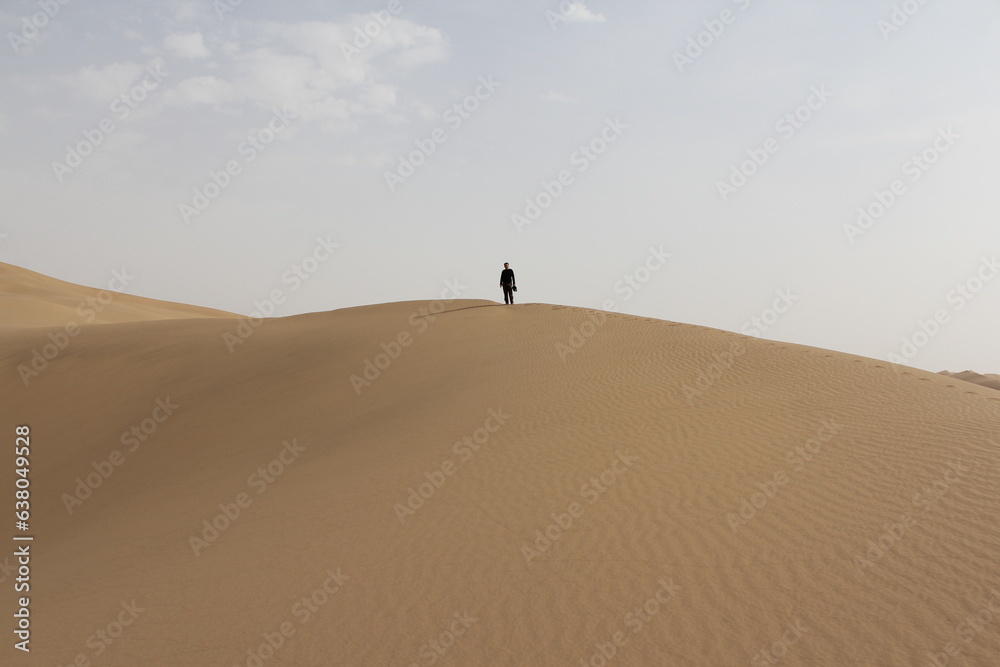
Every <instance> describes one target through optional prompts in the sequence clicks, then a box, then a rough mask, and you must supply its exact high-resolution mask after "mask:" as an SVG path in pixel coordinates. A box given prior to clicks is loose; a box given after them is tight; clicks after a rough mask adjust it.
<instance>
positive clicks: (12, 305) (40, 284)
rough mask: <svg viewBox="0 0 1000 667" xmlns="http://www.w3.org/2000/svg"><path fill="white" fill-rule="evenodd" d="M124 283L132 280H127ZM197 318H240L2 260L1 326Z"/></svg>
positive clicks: (0, 274)
mask: <svg viewBox="0 0 1000 667" xmlns="http://www.w3.org/2000/svg"><path fill="white" fill-rule="evenodd" d="M114 279H115V278H114V277H113V278H112V280H114ZM119 280H121V279H120V278H119ZM122 282H124V283H126V284H127V279H126V280H124V281H122ZM195 317H238V316H237V315H233V314H232V313H226V312H223V311H221V310H213V309H211V308H199V307H198V306H187V305H183V304H179V303H170V302H168V301H157V300H156V299H145V298H142V297H137V296H132V295H130V294H124V293H121V292H118V291H112V290H107V289H95V288H92V287H83V286H81V285H74V284H73V283H67V282H64V281H62V280H56V279H55V278H50V277H48V276H45V275H42V274H41V273H35V272H34V271H29V270H28V269H22V268H20V267H17V266H12V265H10V264H4V263H2V262H0V327H10V326H15V327H34V326H65V325H67V324H69V323H75V324H107V323H110V322H138V321H144V320H166V319H180V318H195Z"/></svg>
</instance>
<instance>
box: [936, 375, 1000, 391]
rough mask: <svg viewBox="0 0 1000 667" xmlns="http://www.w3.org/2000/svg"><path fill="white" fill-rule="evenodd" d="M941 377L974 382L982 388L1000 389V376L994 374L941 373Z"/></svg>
mask: <svg viewBox="0 0 1000 667" xmlns="http://www.w3.org/2000/svg"><path fill="white" fill-rule="evenodd" d="M941 375H947V376H949V377H953V378H955V379H956V380H965V381H966V382H972V383H974V384H978V385H980V386H982V387H989V388H990V389H1000V375H995V374H993V373H987V374H986V375H982V374H980V373H975V372H973V371H962V372H961V373H949V372H948V371H941Z"/></svg>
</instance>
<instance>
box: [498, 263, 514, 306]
mask: <svg viewBox="0 0 1000 667" xmlns="http://www.w3.org/2000/svg"><path fill="white" fill-rule="evenodd" d="M516 284H517V283H516V282H514V269H504V270H503V271H501V272H500V285H501V286H502V287H503V302H504V303H506V304H511V303H514V285H516Z"/></svg>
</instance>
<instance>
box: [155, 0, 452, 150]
mask: <svg viewBox="0 0 1000 667" xmlns="http://www.w3.org/2000/svg"><path fill="white" fill-rule="evenodd" d="M374 16H375V15H374V14H364V15H352V16H351V17H350V21H349V22H346V23H323V22H318V21H306V22H301V23H296V24H278V23H264V24H258V26H257V28H258V29H259V30H258V32H263V33H264V35H265V36H269V37H270V38H271V39H268V40H266V43H267V46H263V47H259V48H254V49H253V50H250V51H240V50H239V45H238V44H236V43H228V44H227V45H226V47H225V48H224V49H222V50H221V53H222V54H225V55H226V56H228V58H227V59H226V60H224V61H222V64H223V65H224V66H225V67H227V68H228V69H229V71H228V72H227V74H226V75H223V74H221V73H220V72H219V69H221V68H219V69H215V70H213V71H212V75H211V76H196V77H193V78H189V79H186V80H184V81H182V82H180V83H179V84H178V85H177V86H176V87H174V88H173V89H172V90H170V91H168V92H167V94H166V95H165V96H164V98H165V99H166V100H167V102H168V103H172V104H177V105H185V106H187V105H196V104H205V105H210V106H213V107H215V108H217V109H220V110H221V108H222V107H224V106H225V105H230V104H238V103H253V104H255V105H257V106H258V107H261V108H265V109H270V108H271V107H274V106H280V105H285V104H289V105H293V106H294V107H295V108H296V109H297V113H298V115H299V118H300V119H301V120H302V121H304V122H309V121H316V122H318V123H319V124H320V126H321V128H323V129H324V130H325V131H345V130H355V129H357V128H356V123H355V118H356V117H357V116H364V115H377V116H381V117H383V118H385V119H387V120H389V121H390V122H403V121H405V118H404V117H402V116H400V115H399V113H398V110H397V107H398V105H399V87H398V85H397V82H400V81H402V79H403V77H404V76H405V74H406V72H408V71H410V70H412V69H415V68H418V67H421V66H423V65H426V64H428V63H433V62H438V61H440V60H444V59H446V58H448V57H449V55H450V47H449V45H448V43H447V40H446V39H445V37H444V35H443V34H442V33H441V32H440V31H439V30H437V29H434V28H429V27H426V26H422V25H418V24H415V23H413V22H411V21H407V20H405V19H401V18H394V19H393V21H392V22H391V23H390V24H389V25H387V26H384V27H383V28H382V29H381V32H380V33H379V34H378V35H376V36H375V37H374V38H372V39H371V41H370V43H369V44H367V45H366V46H364V48H359V49H358V51H359V53H352V55H351V57H350V58H348V57H345V54H344V51H343V50H342V45H343V44H350V45H352V46H353V45H354V39H355V31H354V28H355V27H358V26H364V25H365V23H366V22H367V21H370V20H372V18H373V17H374ZM199 37H200V36H199ZM168 46H169V45H168Z"/></svg>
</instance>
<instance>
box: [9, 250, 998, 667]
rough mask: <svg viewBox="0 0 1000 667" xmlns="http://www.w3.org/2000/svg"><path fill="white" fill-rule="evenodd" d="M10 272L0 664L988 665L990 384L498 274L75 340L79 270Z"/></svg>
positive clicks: (107, 323) (131, 316)
mask: <svg viewBox="0 0 1000 667" xmlns="http://www.w3.org/2000/svg"><path fill="white" fill-rule="evenodd" d="M0 269H2V271H0V287H2V289H0V302H2V310H0V312H2V317H0V363H2V365H3V379H2V382H0V404H2V405H3V433H4V434H5V435H4V437H5V438H6V439H7V442H8V449H7V451H8V455H7V456H8V459H7V461H6V462H5V463H4V466H3V475H2V480H3V482H2V483H3V485H4V489H6V490H5V491H4V492H3V493H2V494H0V495H2V497H4V498H6V499H7V500H5V501H4V502H6V503H9V506H8V508H9V511H10V514H8V520H9V521H10V524H8V532H9V534H10V535H13V534H19V533H18V532H17V531H16V530H15V529H14V526H13V517H12V516H11V514H13V503H14V500H13V495H12V494H13V488H14V484H15V479H16V476H15V473H14V470H13V465H14V464H13V462H14V455H13V446H14V442H15V427H16V426H17V425H28V426H30V433H31V435H30V438H31V473H30V478H31V494H32V495H31V503H32V505H31V512H32V515H31V531H30V534H31V535H33V536H34V538H35V540H34V542H32V543H31V554H32V555H31V563H30V567H31V575H30V576H31V590H30V595H31V605H30V611H31V619H32V625H31V628H32V636H31V644H30V646H31V649H32V650H31V653H30V655H27V654H23V653H21V652H20V651H17V650H15V649H14V648H13V643H14V641H16V638H14V637H13V635H12V634H11V630H12V629H13V627H14V621H13V616H12V614H13V613H14V610H15V593H14V592H13V590H12V585H13V582H14V577H15V576H16V575H15V574H14V573H13V571H12V569H11V563H12V562H13V561H14V557H13V555H12V554H13V550H14V548H15V546H13V545H14V542H10V545H12V546H9V547H8V548H6V549H5V550H4V554H5V555H6V556H7V558H8V560H6V561H4V568H3V570H2V571H0V575H2V576H3V578H4V579H5V581H4V582H3V590H4V594H3V595H2V612H3V614H2V617H3V618H5V619H7V620H6V621H4V622H5V623H6V624H7V625H8V626H9V627H8V628H4V629H3V630H4V636H6V637H7V638H8V639H7V642H8V644H7V645H6V646H4V647H3V649H2V654H0V655H2V657H0V662H2V664H5V665H71V664H78V665H86V664H90V665H186V666H201V665H226V666H228V665H250V666H253V665H297V666H306V665H309V666H312V665H316V666H320V665H322V666H326V665H403V666H409V665H431V664H435V665H462V666H467V665H512V666H513V665H539V666H545V667H548V666H553V665H566V666H577V665H594V666H600V665H616V666H617V665H708V666H724V665H772V664H782V665H837V666H843V665H934V664H953V665H997V664H1000V557H998V554H1000V492H998V490H997V479H998V476H997V473H998V450H1000V392H998V391H996V390H994V389H992V388H989V387H986V386H979V385H977V384H975V383H972V382H965V381H962V380H961V379H956V378H954V377H950V376H945V375H941V374H935V373H930V372H926V371H922V370H917V369H913V368H906V367H899V366H893V365H891V364H889V363H887V362H883V361H878V360H874V359H868V358H863V357H857V356H852V355H849V354H843V353H838V352H831V351H826V350H822V349H816V348H811V347H805V346H799V345H791V344H784V343H777V342H772V341H767V340H762V339H756V338H748V337H746V336H741V335H738V334H734V333H729V332H725V331H719V330H714V329H708V328H704V327H699V326H693V325H687V324H679V323H674V322H668V321H660V320H653V319H644V318H640V317H633V316H627V315H621V314H615V313H602V312H599V311H591V310H584V309H579V308H569V307H562V306H553V305H546V304H523V305H516V306H504V305H501V304H497V303H495V302H491V301H485V300H455V301H444V302H430V301H427V302H403V303H388V304H383V305H375V306H367V307H359V308H347V309H342V310H335V311H332V312H324V313H315V314H309V315H300V316H295V317H287V318H280V319H270V320H264V321H262V322H261V321H256V322H254V323H250V322H247V321H245V320H242V319H237V318H236V316H234V315H232V314H229V313H222V312H219V311H211V310H208V309H199V308H193V307H188V306H180V305H176V304H166V303H163V302H155V301H151V300H144V299H141V298H139V297H126V296H124V295H115V296H114V297H113V300H112V303H111V304H109V305H108V306H107V307H106V308H105V309H104V311H103V313H102V316H101V317H100V318H96V317H95V320H94V321H93V322H90V323H83V322H78V325H79V328H80V329H79V331H78V332H77V334H76V335H74V336H71V337H70V336H69V334H66V324H67V322H68V321H70V320H78V318H77V308H78V306H79V304H80V302H81V301H85V300H86V299H87V298H88V297H94V298H96V296H97V295H98V290H95V289H91V288H84V287H79V286H72V285H68V284H66V283H60V282H59V281H55V280H52V279H49V278H46V277H44V276H39V275H38V274H33V273H31V272H27V271H24V270H21V269H15V268H13V267H9V266H3V267H0ZM433 311H443V312H437V313H436V314H434V313H433ZM428 315H429V316H428ZM61 333H62V334H66V335H67V339H66V340H68V342H67V343H66V344H65V345H64V346H63V347H62V348H60V346H59V345H58V342H56V341H58V340H63V339H62V338H61V336H60V334H61ZM50 334H51V335H50ZM64 342H65V341H64ZM49 344H51V345H54V346H55V347H50V348H49V349H48V352H50V353H53V352H54V351H56V350H58V353H57V354H54V356H53V357H52V358H51V359H49V358H46V357H45V356H44V353H43V352H41V350H43V348H44V347H45V346H46V345H49ZM35 351H39V353H40V354H43V357H42V358H43V359H44V361H45V362H46V363H45V364H44V365H43V364H42V363H41V362H36V363H37V364H38V366H40V367H41V370H36V374H31V373H23V370H24V368H26V367H30V365H31V363H32V359H33V358H34V352H35ZM19 367H20V368H19ZM15 565H16V563H15Z"/></svg>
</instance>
